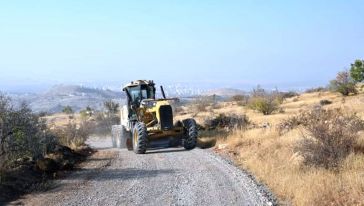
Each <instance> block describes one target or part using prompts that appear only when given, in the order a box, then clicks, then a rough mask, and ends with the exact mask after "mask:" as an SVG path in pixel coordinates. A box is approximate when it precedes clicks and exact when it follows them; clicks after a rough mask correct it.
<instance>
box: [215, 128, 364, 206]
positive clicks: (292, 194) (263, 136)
mask: <svg viewBox="0 0 364 206" xmlns="http://www.w3.org/2000/svg"><path fill="white" fill-rule="evenodd" d="M300 138H301V132H300V131H299V130H298V129H296V130H293V131H290V132H289V133H287V134H285V135H283V136H279V135H278V133H277V132H276V131H275V130H274V129H254V130H249V131H245V132H243V131H240V132H236V133H235V134H231V135H230V136H228V137H227V138H226V139H225V140H220V141H219V142H220V143H224V144H228V147H229V150H235V152H234V154H237V156H236V161H237V162H238V163H239V165H241V166H242V167H244V168H245V169H248V170H249V171H251V172H253V174H255V176H256V177H257V178H258V179H259V180H260V181H262V182H264V183H266V184H267V185H268V186H269V187H270V188H271V189H272V190H273V191H274V193H275V194H276V195H278V197H279V199H280V200H281V203H282V204H293V205H363V204H364V196H363V194H364V178H363V175H364V154H352V155H350V156H349V157H347V158H346V160H345V162H344V163H343V165H342V167H341V169H340V171H339V172H334V171H330V170H325V169H320V168H315V167H303V166H302V158H301V157H299V156H298V155H297V154H295V153H294V147H295V143H296V142H297V141H298V140H299V139H300Z"/></svg>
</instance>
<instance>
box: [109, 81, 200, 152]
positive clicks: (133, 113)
mask: <svg viewBox="0 0 364 206" xmlns="http://www.w3.org/2000/svg"><path fill="white" fill-rule="evenodd" d="M160 89H161V94H162V96H163V98H161V99H157V98H156V88H155V84H154V82H153V81H151V80H137V81H132V82H131V83H129V84H127V85H126V86H125V87H124V88H123V91H124V92H125V93H126V96H127V100H126V104H125V105H123V107H122V108H121V121H120V125H114V126H112V143H113V147H118V148H127V149H128V150H134V152H135V153H137V154H144V153H145V152H146V150H147V149H148V148H151V145H152V144H151V143H153V142H154V141H158V140H163V139H164V140H168V141H169V145H170V146H179V145H182V146H183V147H184V148H185V149H187V150H191V149H194V148H195V147H196V144H197V136H198V130H197V125H196V121H195V120H194V119H185V120H183V121H176V122H174V121H173V109H172V106H171V103H170V102H172V101H178V99H176V98H170V99H168V98H166V95H165V92H164V90H163V87H162V86H161V87H160Z"/></svg>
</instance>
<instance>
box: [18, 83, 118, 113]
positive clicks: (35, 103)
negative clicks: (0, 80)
mask: <svg viewBox="0 0 364 206" xmlns="http://www.w3.org/2000/svg"><path fill="white" fill-rule="evenodd" d="M13 98H14V101H16V102H21V101H25V102H27V103H28V104H29V105H30V107H31V108H32V109H33V111H35V112H41V111H44V112H49V113H56V112H60V111H62V109H63V108H64V107H65V106H67V105H69V106H71V107H72V109H73V110H74V111H80V110H81V109H84V108H85V107H87V106H90V107H91V108H94V109H101V108H102V106H103V102H104V101H106V100H110V99H112V100H115V101H121V100H122V99H123V98H125V96H124V94H123V93H122V92H121V91H120V92H117V91H111V90H103V89H96V88H88V87H83V86H77V85H56V86H54V87H52V88H51V89H49V90H48V91H47V92H45V93H41V94H31V95H30V94H27V95H18V96H16V97H13Z"/></svg>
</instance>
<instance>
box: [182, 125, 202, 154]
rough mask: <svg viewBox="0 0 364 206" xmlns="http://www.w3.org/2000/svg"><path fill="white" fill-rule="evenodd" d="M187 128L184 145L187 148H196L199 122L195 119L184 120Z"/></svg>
mask: <svg viewBox="0 0 364 206" xmlns="http://www.w3.org/2000/svg"><path fill="white" fill-rule="evenodd" d="M182 123H183V127H184V129H185V135H184V138H183V147H184V148H185V149H187V150H191V149H194V148H195V147H196V145H197V136H198V130H197V124H196V121H195V120H194V119H186V120H183V121H182Z"/></svg>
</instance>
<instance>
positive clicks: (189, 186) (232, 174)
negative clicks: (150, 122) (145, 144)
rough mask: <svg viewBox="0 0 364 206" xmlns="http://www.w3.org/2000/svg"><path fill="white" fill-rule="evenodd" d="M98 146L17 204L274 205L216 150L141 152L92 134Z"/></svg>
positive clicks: (247, 175)
mask: <svg viewBox="0 0 364 206" xmlns="http://www.w3.org/2000/svg"><path fill="white" fill-rule="evenodd" d="M89 144H90V145H92V146H93V147H95V148H98V149H99V152H97V153H95V154H94V155H93V156H91V157H90V158H89V160H88V161H86V162H85V163H83V164H82V165H81V168H80V169H79V170H77V171H75V172H73V173H72V174H71V175H68V176H67V177H66V178H65V179H63V180H57V181H55V188H54V189H51V190H50V191H48V192H43V193H38V194H31V195H28V196H26V197H24V198H23V199H22V200H20V201H17V202H14V203H13V204H18V205H86V206H91V205H273V203H272V202H271V201H270V195H269V193H267V192H265V191H266V190H265V189H264V187H263V186H260V185H258V184H256V182H255V181H254V180H253V179H252V178H251V177H250V175H249V174H247V173H245V172H242V171H241V170H239V169H238V168H236V167H235V166H233V165H232V164H231V163H230V162H229V161H227V160H225V159H223V158H221V157H219V156H217V155H215V154H214V153H213V152H212V151H209V150H202V149H194V150H192V151H185V150H184V149H183V148H169V149H160V150H152V151H148V152H147V154H145V155H136V154H134V153H133V152H129V151H126V150H118V149H113V148H111V141H110V140H109V139H95V138H93V139H91V140H89Z"/></svg>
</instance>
